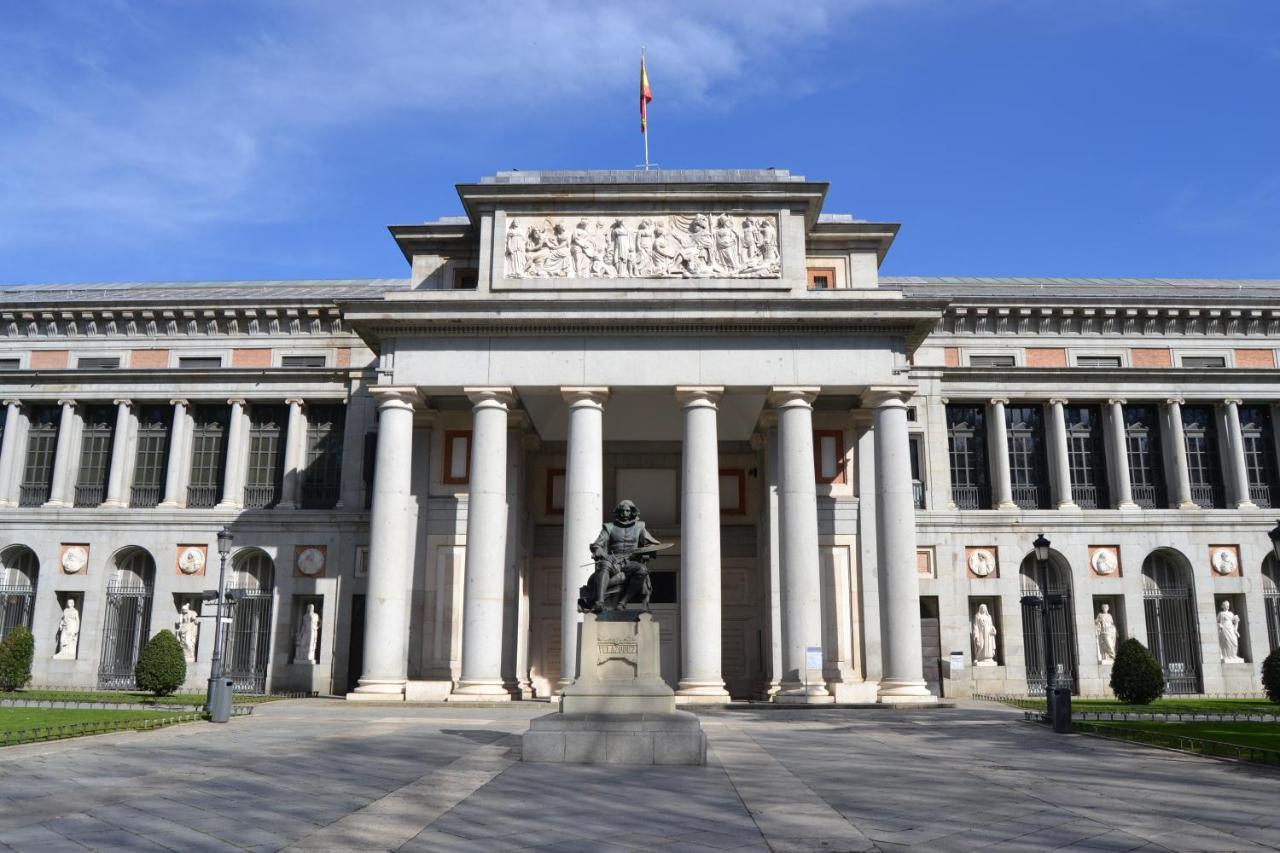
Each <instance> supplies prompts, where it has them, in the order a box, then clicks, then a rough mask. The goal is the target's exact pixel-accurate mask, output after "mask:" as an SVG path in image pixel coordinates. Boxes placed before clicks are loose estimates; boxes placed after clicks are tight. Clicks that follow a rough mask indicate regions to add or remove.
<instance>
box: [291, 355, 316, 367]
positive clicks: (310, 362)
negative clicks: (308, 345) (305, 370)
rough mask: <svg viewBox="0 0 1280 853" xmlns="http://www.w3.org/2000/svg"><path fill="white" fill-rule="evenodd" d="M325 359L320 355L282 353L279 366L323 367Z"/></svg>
mask: <svg viewBox="0 0 1280 853" xmlns="http://www.w3.org/2000/svg"><path fill="white" fill-rule="evenodd" d="M325 362H326V359H325V357H324V356H322V355H282V356H280V366H281V367H324V366H325Z"/></svg>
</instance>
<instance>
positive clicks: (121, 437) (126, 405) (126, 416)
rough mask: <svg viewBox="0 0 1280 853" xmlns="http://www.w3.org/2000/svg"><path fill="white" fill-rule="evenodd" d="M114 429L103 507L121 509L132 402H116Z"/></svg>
mask: <svg viewBox="0 0 1280 853" xmlns="http://www.w3.org/2000/svg"><path fill="white" fill-rule="evenodd" d="M115 404H116V428H115V430H114V431H113V432H112V433H111V468H110V470H109V471H108V472H107V499H106V500H105V501H103V502H102V505H103V506H111V507H122V506H126V505H127V504H128V501H126V500H125V499H124V475H125V471H126V470H127V467H128V459H127V457H128V455H129V454H128V453H126V452H125V448H127V447H128V446H129V427H130V426H131V423H132V421H131V417H132V411H131V407H132V406H133V401H132V400H116V401H115Z"/></svg>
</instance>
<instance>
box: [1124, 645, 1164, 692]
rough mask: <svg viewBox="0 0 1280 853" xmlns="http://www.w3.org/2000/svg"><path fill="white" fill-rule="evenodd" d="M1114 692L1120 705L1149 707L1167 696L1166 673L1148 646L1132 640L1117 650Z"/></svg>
mask: <svg viewBox="0 0 1280 853" xmlns="http://www.w3.org/2000/svg"><path fill="white" fill-rule="evenodd" d="M1111 689H1112V690H1113V691H1115V694H1116V698H1117V699H1119V700H1120V701H1121V702H1127V703H1130V704H1133V705H1149V704H1150V703H1151V702H1154V701H1155V700H1156V699H1159V698H1160V697H1161V696H1163V695H1164V671H1163V670H1162V669H1161V668H1160V661H1158V660H1156V656H1155V655H1153V654H1151V652H1149V651H1147V647H1146V646H1144V645H1142V643H1140V642H1138V641H1137V640H1135V639H1133V638H1132V637H1130V638H1129V639H1127V640H1125V641H1124V642H1123V643H1121V644H1120V648H1118V649H1116V662H1115V663H1114V664H1112V665H1111Z"/></svg>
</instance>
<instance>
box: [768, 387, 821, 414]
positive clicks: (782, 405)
mask: <svg viewBox="0 0 1280 853" xmlns="http://www.w3.org/2000/svg"><path fill="white" fill-rule="evenodd" d="M821 390H822V388H820V387H819V386H817V385H775V386H774V387H772V388H770V389H769V405H770V406H773V408H775V409H791V408H795V407H797V406H803V407H804V408H806V409H812V408H813V401H814V400H816V399H818V392H820V391H821Z"/></svg>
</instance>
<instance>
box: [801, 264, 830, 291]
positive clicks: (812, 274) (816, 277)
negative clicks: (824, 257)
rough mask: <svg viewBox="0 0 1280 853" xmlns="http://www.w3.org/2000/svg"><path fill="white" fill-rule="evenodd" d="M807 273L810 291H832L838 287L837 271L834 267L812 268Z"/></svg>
mask: <svg viewBox="0 0 1280 853" xmlns="http://www.w3.org/2000/svg"><path fill="white" fill-rule="evenodd" d="M806 272H807V273H808V277H809V289H810V290H831V289H832V288H833V287H835V286H836V271H835V269H834V268H833V267H811V268H809V269H808V270H807V271H806Z"/></svg>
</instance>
